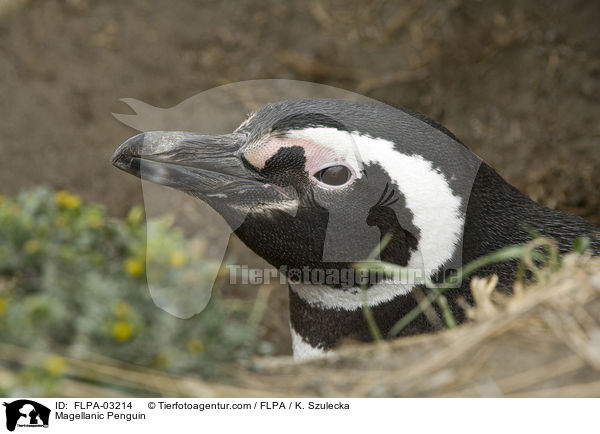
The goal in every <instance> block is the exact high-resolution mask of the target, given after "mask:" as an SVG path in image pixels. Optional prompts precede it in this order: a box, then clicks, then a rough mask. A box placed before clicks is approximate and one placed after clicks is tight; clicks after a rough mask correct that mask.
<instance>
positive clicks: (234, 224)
mask: <svg viewBox="0 0 600 434" xmlns="http://www.w3.org/2000/svg"><path fill="white" fill-rule="evenodd" d="M112 164H113V165H115V166H116V167H117V168H119V169H121V170H124V171H126V172H128V173H130V174H133V175H135V176H137V177H140V178H142V179H146V180H149V181H153V182H155V183H158V184H162V185H165V186H168V187H172V188H175V189H178V190H181V191H183V192H185V193H187V194H189V195H191V196H194V197H196V198H198V199H200V200H202V201H204V202H206V203H207V204H208V205H210V206H211V207H212V208H213V209H215V210H216V211H217V212H218V213H219V214H220V215H221V216H222V217H223V218H224V219H225V220H226V221H227V223H228V224H229V225H230V226H231V228H232V231H233V232H234V233H235V234H236V235H237V236H238V237H239V238H240V239H241V240H242V241H243V242H244V243H245V244H246V245H247V246H248V247H249V248H250V249H251V250H253V251H254V252H255V253H256V254H258V255H259V256H261V257H262V258H264V259H265V260H266V261H267V262H269V263H270V264H271V265H273V266H274V267H276V268H277V269H279V270H280V271H281V272H282V273H283V274H285V275H286V276H287V277H288V278H289V285H288V286H289V308H290V329H291V336H292V346H293V353H294V356H295V357H296V358H298V359H308V358H313V357H321V356H323V355H324V354H328V352H330V351H332V350H333V349H334V348H335V347H336V346H337V345H338V344H339V343H340V341H341V340H343V339H345V338H351V339H355V340H359V341H370V340H372V334H371V332H370V330H369V327H368V326H367V323H366V321H365V318H364V314H363V304H364V303H365V297H364V295H365V294H363V290H366V303H367V305H368V306H369V308H370V311H371V313H372V316H373V319H374V320H375V322H376V324H377V326H378V328H379V330H380V331H381V332H382V333H387V332H389V331H390V329H391V328H392V327H393V326H394V324H396V322H397V321H398V320H400V319H401V318H402V317H403V316H404V315H405V314H406V313H408V312H409V311H411V310H412V309H413V308H415V307H416V306H417V303H418V302H417V297H416V295H417V293H418V292H419V291H421V290H423V287H424V285H425V283H424V282H425V281H426V279H431V280H432V281H434V282H439V281H441V280H443V279H444V276H447V275H448V274H452V273H453V272H455V271H456V270H457V269H459V268H460V267H461V266H462V265H464V264H467V263H469V262H470V261H473V260H474V259H476V258H479V257H481V256H483V255H485V254H488V253H491V252H493V251H496V250H498V249H501V248H502V247H505V246H509V245H516V244H523V243H526V242H527V241H529V240H531V238H532V235H531V228H534V229H535V231H537V233H539V234H541V235H544V236H549V237H552V238H554V239H555V240H556V242H557V245H558V248H559V250H560V252H561V253H566V252H568V251H570V250H572V248H573V243H574V240H575V239H576V238H577V237H579V236H587V237H588V238H590V239H591V249H592V251H593V253H594V254H600V237H599V234H600V230H599V229H598V228H596V227H594V226H593V225H591V224H590V223H588V222H587V221H586V220H584V219H582V218H581V217H578V216H575V215H571V214H568V213H564V212H561V211H557V210H552V209H549V208H546V207H543V206H541V205H539V204H537V203H536V202H534V201H532V200H531V199H529V198H528V197H527V196H526V195H524V194H522V193H521V192H520V191H519V190H517V189H516V188H515V187H513V186H512V185H510V184H508V183H507V182H506V181H505V180H504V179H503V178H502V177H501V176H500V175H499V174H498V173H497V172H496V171H495V170H494V169H493V168H491V167H490V166H489V165H487V164H485V162H483V161H482V160H481V159H480V158H479V157H477V156H476V155H475V154H474V153H473V152H471V151H470V150H469V149H468V148H467V147H466V146H465V145H464V144H463V143H462V142H461V141H460V140H459V139H458V138H457V137H456V136H454V135H453V134H452V133H451V132H450V131H448V130H447V129H446V128H444V127H443V126H442V125H440V124H438V123H437V122H435V121H433V120H431V119H429V118H427V117H425V116H423V115H421V114H419V113H415V112H412V111H410V110H407V109H402V108H397V107H393V106H390V105H387V104H384V103H381V102H377V101H368V102H366V101H361V102H353V101H341V100H327V99H299V100H287V101H280V102H274V103H271V104H268V105H266V106H264V107H263V108H261V109H260V110H258V111H256V112H255V113H253V114H251V115H250V116H249V117H248V118H247V119H246V120H245V121H244V122H242V124H241V125H240V126H239V127H238V128H237V129H236V130H235V131H233V132H232V133H231V134H224V135H204V134H197V133H194V132H181V131H176V132H173V131H154V132H147V133H142V134H138V135H136V136H134V137H132V138H130V139H129V140H127V141H126V142H124V143H123V144H122V145H121V146H120V147H119V148H118V149H117V151H116V152H115V154H114V155H113V157H112ZM377 249H379V250H377ZM374 252H375V254H376V258H377V259H380V260H382V261H386V262H390V263H393V264H396V265H398V266H401V267H404V269H407V270H412V271H413V272H414V273H413V274H412V275H411V278H409V279H405V280H400V281H398V280H390V279H389V278H388V277H386V276H381V275H375V276H372V275H368V276H367V278H365V276H361V275H358V274H357V273H356V267H355V265H354V264H355V263H356V262H357V261H361V260H366V259H368V258H372V257H373V254H374ZM517 265H518V263H517V261H509V262H506V263H502V264H495V265H490V266H487V267H485V268H483V269H481V270H479V274H481V275H489V274H493V273H494V274H497V275H498V277H499V286H500V287H503V288H510V286H511V284H512V282H513V280H514V276H515V272H516V268H517ZM445 295H446V297H447V300H448V304H449V307H450V309H451V311H452V313H453V314H454V316H455V318H456V319H457V321H458V322H462V321H464V320H465V314H464V311H463V309H461V307H460V306H459V302H458V300H459V299H460V298H461V297H462V298H463V299H466V300H467V301H469V300H472V299H471V294H470V291H469V279H464V280H463V281H462V282H461V283H460V284H459V285H457V286H456V287H455V288H452V289H450V290H449V291H447V292H446V293H445ZM438 329H439V325H436V324H434V323H432V322H431V321H430V320H428V318H427V317H426V316H425V315H424V314H421V315H420V316H418V317H417V318H416V319H415V320H414V321H412V323H410V324H409V325H408V326H407V327H405V328H404V329H403V330H402V332H401V333H400V335H410V334H418V333H426V332H434V331H436V330H438Z"/></svg>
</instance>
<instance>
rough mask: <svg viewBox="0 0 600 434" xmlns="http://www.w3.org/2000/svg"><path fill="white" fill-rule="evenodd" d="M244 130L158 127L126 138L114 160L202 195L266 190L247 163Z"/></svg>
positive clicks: (138, 173)
mask: <svg viewBox="0 0 600 434" xmlns="http://www.w3.org/2000/svg"><path fill="white" fill-rule="evenodd" d="M244 141H245V136H243V135H241V134H235V133H234V134H225V135H214V136H211V135H201V134H195V133H190V132H171V131H153V132H148V133H142V134H138V135H137V136H134V137H132V138H130V139H129V140H127V141H126V142H125V143H123V144H122V145H121V146H119V148H118V149H117V151H116V152H115V154H114V155H113V157H112V160H111V162H112V164H113V165H114V166H116V167H117V168H119V169H121V170H124V171H125V172H127V173H130V174H132V175H135V176H137V177H139V178H141V179H144V180H148V181H152V182H155V183H157V184H161V185H166V186H168V187H172V188H176V189H177V190H181V191H184V192H186V193H189V194H192V195H194V196H199V197H200V198H206V197H211V196H213V197H221V198H227V197H231V196H232V195H240V194H247V193H248V191H249V190H256V189H259V188H260V189H262V190H265V189H264V187H265V184H264V183H263V182H261V181H260V180H259V179H258V178H259V176H258V174H257V173H254V172H252V171H251V170H250V169H248V168H247V167H245V166H244V164H243V161H242V158H241V151H240V148H241V146H242V144H243V143H244Z"/></svg>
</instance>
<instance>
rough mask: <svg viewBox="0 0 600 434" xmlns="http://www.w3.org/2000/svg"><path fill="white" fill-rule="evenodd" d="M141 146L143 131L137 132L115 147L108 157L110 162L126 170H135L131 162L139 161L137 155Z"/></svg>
mask: <svg viewBox="0 0 600 434" xmlns="http://www.w3.org/2000/svg"><path fill="white" fill-rule="evenodd" d="M143 146H144V133H141V134H138V135H136V136H133V137H131V138H130V139H127V140H126V141H125V142H123V143H122V144H121V145H120V146H119V147H118V148H117V150H116V151H115V153H114V154H113V156H112V157H111V159H110V163H111V164H112V165H113V166H115V167H117V168H119V169H121V170H124V171H126V172H132V171H133V172H135V168H134V167H132V164H133V165H134V163H135V162H136V161H138V162H139V158H137V157H139V156H140V153H141V150H142V148H143ZM132 169H133V170H132ZM138 169H139V168H138Z"/></svg>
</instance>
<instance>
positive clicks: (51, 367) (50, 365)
mask: <svg viewBox="0 0 600 434" xmlns="http://www.w3.org/2000/svg"><path fill="white" fill-rule="evenodd" d="M45 367H46V371H48V372H49V373H50V374H52V375H60V374H62V373H63V372H65V368H66V367H67V363H66V362H65V359H63V358H62V357H60V356H50V357H48V358H47V359H46V363H45Z"/></svg>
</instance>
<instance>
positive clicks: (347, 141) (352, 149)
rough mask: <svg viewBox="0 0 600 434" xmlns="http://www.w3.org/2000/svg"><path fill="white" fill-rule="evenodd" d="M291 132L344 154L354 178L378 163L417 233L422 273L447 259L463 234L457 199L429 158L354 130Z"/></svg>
mask: <svg viewBox="0 0 600 434" xmlns="http://www.w3.org/2000/svg"><path fill="white" fill-rule="evenodd" d="M290 136H292V137H296V138H299V139H303V140H308V141H311V142H315V143H319V144H320V145H321V146H323V147H325V148H328V149H330V150H332V151H333V152H334V153H335V154H336V155H337V156H338V158H341V159H344V162H345V164H346V165H347V166H349V167H350V168H351V169H352V170H353V172H354V176H355V177H356V179H360V178H361V177H362V172H361V168H362V167H363V165H371V164H377V165H378V166H379V167H381V168H382V169H383V170H384V171H385V172H386V173H387V175H388V177H389V178H390V180H391V181H392V182H393V183H394V184H395V186H396V188H397V190H398V191H399V192H400V193H401V194H402V195H403V196H404V198H405V202H406V207H407V208H408V209H409V210H410V211H411V212H412V214H413V224H414V225H415V226H416V227H417V228H418V229H419V231H420V234H421V239H420V240H419V248H418V251H419V254H420V256H421V257H422V262H423V265H424V269H425V272H426V273H427V275H431V274H432V273H434V272H435V271H437V270H438V269H439V267H441V266H442V265H444V263H446V262H447V261H449V260H450V259H451V258H452V256H453V254H454V252H455V250H456V248H457V246H459V245H460V240H461V237H462V233H463V227H464V212H463V211H461V204H462V199H461V198H460V197H459V196H457V195H455V194H454V192H453V191H452V189H451V188H450V185H449V183H448V180H447V179H446V178H445V176H444V175H443V174H442V173H440V172H439V171H438V170H436V168H435V167H434V166H433V163H432V162H431V161H428V160H425V159H424V158H423V157H422V156H421V155H418V154H415V155H407V154H403V153H402V152H399V151H398V150H396V149H395V147H394V144H393V143H392V142H390V141H389V140H385V139H382V138H373V137H370V136H368V135H364V134H360V133H358V132H352V133H348V132H345V131H340V130H337V129H335V128H307V129H304V130H300V131H294V132H293V133H292V134H290ZM330 188H331V187H330Z"/></svg>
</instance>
